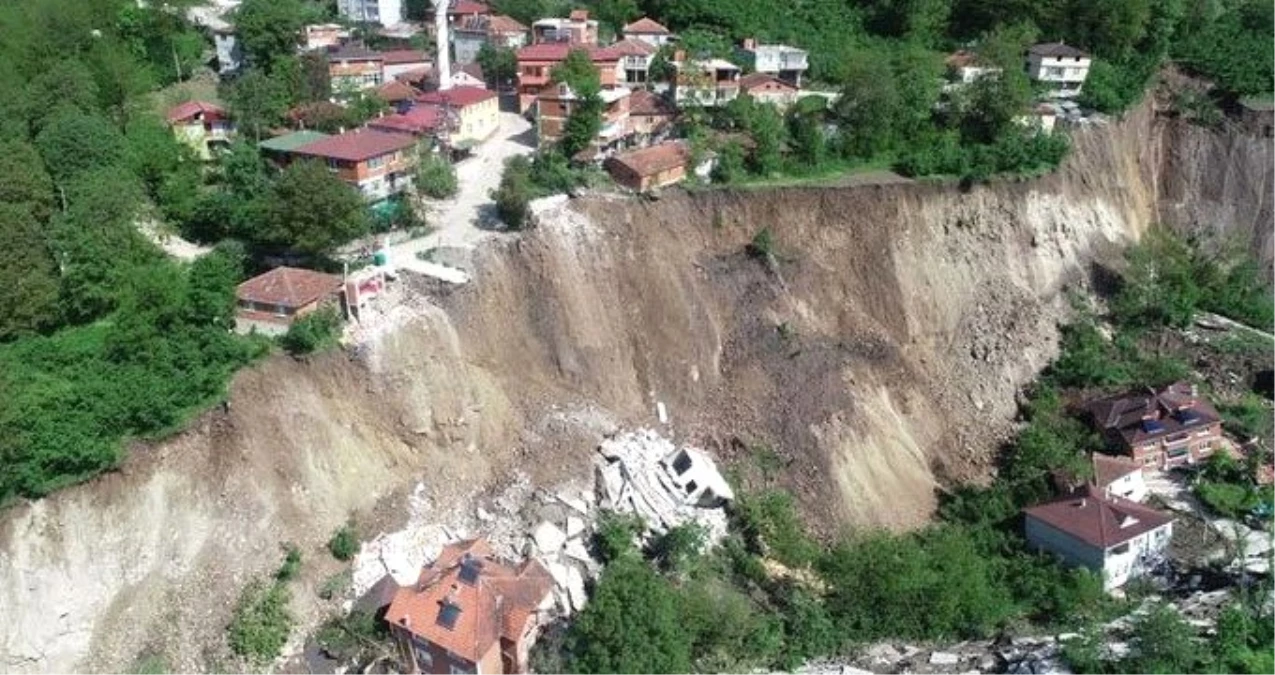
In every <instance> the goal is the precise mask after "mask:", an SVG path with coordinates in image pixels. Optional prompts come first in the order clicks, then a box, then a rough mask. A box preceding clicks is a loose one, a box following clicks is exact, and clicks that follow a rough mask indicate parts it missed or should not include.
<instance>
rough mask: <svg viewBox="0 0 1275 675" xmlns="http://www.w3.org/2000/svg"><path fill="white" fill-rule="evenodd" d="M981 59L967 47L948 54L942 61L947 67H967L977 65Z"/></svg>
mask: <svg viewBox="0 0 1275 675" xmlns="http://www.w3.org/2000/svg"><path fill="white" fill-rule="evenodd" d="M981 60H982V59H980V58H979V55H978V54H975V53H974V52H972V51H970V50H968V49H961V50H958V51H955V52H952V53H951V54H949V55H948V56H947V58H946V59H943V63H944V64H945V65H947V66H948V67H949V68H967V67H969V66H975V65H978V63H979V62H980V61H981Z"/></svg>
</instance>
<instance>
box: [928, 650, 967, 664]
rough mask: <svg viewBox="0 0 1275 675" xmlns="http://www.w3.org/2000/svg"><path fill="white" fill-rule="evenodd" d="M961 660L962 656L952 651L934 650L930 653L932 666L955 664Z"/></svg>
mask: <svg viewBox="0 0 1275 675" xmlns="http://www.w3.org/2000/svg"><path fill="white" fill-rule="evenodd" d="M960 662H961V657H960V656H959V655H957V654H953V653H951V652H934V653H933V654H930V665H931V666H954V665H956V664H958V663H960Z"/></svg>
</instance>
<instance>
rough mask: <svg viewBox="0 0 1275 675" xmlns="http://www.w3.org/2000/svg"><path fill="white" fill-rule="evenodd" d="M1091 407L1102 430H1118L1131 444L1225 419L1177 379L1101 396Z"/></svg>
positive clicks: (1095, 422)
mask: <svg viewBox="0 0 1275 675" xmlns="http://www.w3.org/2000/svg"><path fill="white" fill-rule="evenodd" d="M1087 408H1088V409H1089V413H1090V414H1091V415H1092V416H1093V420H1094V424H1095V425H1096V426H1097V427H1098V428H1099V429H1100V430H1103V431H1108V432H1113V433H1118V434H1119V435H1120V437H1121V438H1123V439H1124V441H1125V442H1126V443H1128V444H1129V445H1131V446H1132V445H1135V444H1139V443H1142V442H1144V441H1148V440H1152V439H1156V438H1161V437H1164V436H1169V435H1172V434H1177V433H1181V432H1182V431H1184V430H1187V429H1188V428H1189V429H1200V428H1204V427H1207V426H1209V425H1210V424H1214V423H1216V422H1219V421H1221V419H1222V418H1221V416H1219V415H1218V413H1217V410H1216V409H1214V408H1213V406H1212V405H1210V404H1209V402H1208V401H1207V400H1205V399H1204V398H1203V397H1200V396H1198V395H1197V394H1196V393H1194V390H1193V388H1192V386H1191V385H1190V384H1187V383H1186V382H1175V383H1174V384H1171V385H1169V386H1167V387H1165V388H1164V389H1161V390H1159V391H1155V390H1151V389H1148V390H1146V391H1141V392H1134V393H1131V394H1125V395H1122V396H1113V397H1110V398H1105V399H1100V400H1098V401H1093V402H1091V403H1089V404H1088V406H1087Z"/></svg>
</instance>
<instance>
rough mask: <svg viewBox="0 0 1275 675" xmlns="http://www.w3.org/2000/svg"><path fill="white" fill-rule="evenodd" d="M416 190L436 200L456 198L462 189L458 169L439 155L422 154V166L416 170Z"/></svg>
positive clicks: (431, 153)
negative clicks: (458, 179)
mask: <svg viewBox="0 0 1275 675" xmlns="http://www.w3.org/2000/svg"><path fill="white" fill-rule="evenodd" d="M416 189H418V190H420V191H421V194H424V195H425V196H427V197H432V198H434V199H447V198H448V197H455V196H456V192H457V191H458V190H459V189H460V182H459V181H457V180H456V167H454V166H452V163H451V162H449V161H447V158H446V157H443V156H442V155H441V154H439V153H436V152H427V153H422V155H421V163H420V166H419V167H418V168H417V169H416Z"/></svg>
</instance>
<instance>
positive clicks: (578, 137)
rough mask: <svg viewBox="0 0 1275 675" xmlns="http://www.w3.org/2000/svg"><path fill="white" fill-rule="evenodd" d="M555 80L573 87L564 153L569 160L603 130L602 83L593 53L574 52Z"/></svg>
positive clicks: (564, 132) (556, 71) (555, 72)
mask: <svg viewBox="0 0 1275 675" xmlns="http://www.w3.org/2000/svg"><path fill="white" fill-rule="evenodd" d="M552 77H553V81H554V82H557V83H560V84H565V85H567V86H568V87H570V88H571V92H572V93H573V94H574V95H575V98H574V99H573V100H572V101H571V114H570V115H568V116H567V121H566V124H564V125H563V130H562V141H561V144H562V152H563V154H564V155H566V156H567V157H568V158H572V157H575V155H576V153H579V152H581V151H583V150H586V149H588V148H589V147H591V146H592V145H593V143H594V141H595V140H597V137H598V132H599V131H601V130H602V110H603V104H602V97H601V95H600V94H601V92H602V82H601V75H600V73H599V72H598V68H597V66H595V65H593V60H592V58H590V56H589V52H587V51H585V50H583V49H573V50H571V53H569V54H567V58H566V59H565V60H563V62H562V63H560V64H558V65H557V66H555V67H554V69H553V72H552Z"/></svg>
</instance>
